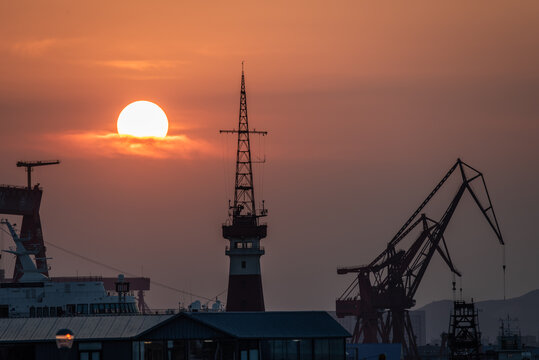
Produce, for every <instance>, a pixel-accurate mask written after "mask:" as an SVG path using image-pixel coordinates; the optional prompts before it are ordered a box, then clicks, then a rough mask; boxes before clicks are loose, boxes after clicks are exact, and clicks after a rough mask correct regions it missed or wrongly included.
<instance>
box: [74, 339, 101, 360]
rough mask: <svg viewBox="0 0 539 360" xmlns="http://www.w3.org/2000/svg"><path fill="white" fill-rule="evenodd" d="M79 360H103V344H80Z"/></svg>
mask: <svg viewBox="0 0 539 360" xmlns="http://www.w3.org/2000/svg"><path fill="white" fill-rule="evenodd" d="M79 360H101V343H100V342H93V343H80V344H79Z"/></svg>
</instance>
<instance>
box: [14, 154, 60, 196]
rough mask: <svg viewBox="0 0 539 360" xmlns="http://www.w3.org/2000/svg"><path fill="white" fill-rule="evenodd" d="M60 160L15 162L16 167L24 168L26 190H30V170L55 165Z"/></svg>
mask: <svg viewBox="0 0 539 360" xmlns="http://www.w3.org/2000/svg"><path fill="white" fill-rule="evenodd" d="M59 163H60V160H38V161H17V167H25V168H26V173H27V174H28V189H31V188H32V168H33V167H36V166H46V165H57V164H59Z"/></svg>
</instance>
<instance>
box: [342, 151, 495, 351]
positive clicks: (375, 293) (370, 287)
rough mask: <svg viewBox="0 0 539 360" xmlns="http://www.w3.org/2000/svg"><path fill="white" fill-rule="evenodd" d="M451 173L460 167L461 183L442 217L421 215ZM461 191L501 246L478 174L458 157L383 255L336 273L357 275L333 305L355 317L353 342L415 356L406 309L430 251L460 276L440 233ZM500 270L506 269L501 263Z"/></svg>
mask: <svg viewBox="0 0 539 360" xmlns="http://www.w3.org/2000/svg"><path fill="white" fill-rule="evenodd" d="M456 169H459V172H460V174H461V178H462V182H461V184H460V185H459V188H458V190H457V192H456V194H455V195H454V197H453V199H452V200H451V202H450V204H449V206H448V207H447V209H446V210H445V212H444V214H443V216H442V217H441V219H440V220H439V221H435V220H432V219H431V218H429V217H427V216H426V215H425V213H423V212H422V211H423V210H424V209H425V207H426V206H427V204H428V203H429V202H430V201H431V200H432V198H433V197H434V196H435V195H436V193H437V192H438V191H439V190H440V188H441V187H442V186H443V185H444V184H445V183H446V181H447V180H448V179H449V177H450V176H451V175H452V174H453V173H454V172H455V170H456ZM468 173H469V174H468ZM479 180H480V181H481V183H482V184H483V188H484V192H485V194H486V199H487V200H486V202H487V204H486V206H485V205H483V203H482V202H481V201H480V199H479V197H478V196H477V194H476V193H475V192H474V190H473V189H472V187H471V183H472V182H474V181H475V182H478V181H479ZM465 192H468V193H470V195H471V197H472V198H473V200H474V202H475V203H476V205H477V206H478V207H479V209H480V210H481V213H482V214H483V216H484V217H485V219H486V220H487V222H488V224H489V226H490V227H491V228H492V230H493V231H494V233H495V235H496V237H497V239H498V242H499V243H500V244H502V245H504V240H503V237H502V234H501V231H500V228H499V225H498V220H497V218H496V215H495V213H494V209H493V206H492V202H491V199H490V195H489V193H488V190H487V188H486V183H485V179H484V177H483V174H482V173H481V172H479V171H478V170H476V169H474V168H472V167H471V166H469V165H467V164H466V163H464V162H463V161H462V160H460V159H457V162H456V163H455V164H454V165H453V166H452V167H451V168H450V169H449V171H448V172H447V173H446V174H445V176H444V177H443V178H442V180H441V181H440V182H439V183H438V184H437V185H436V187H435V188H434V190H432V191H431V192H430V193H429V195H428V196H427V198H426V199H425V200H424V201H423V202H422V203H421V205H420V206H419V207H418V208H417V209H416V210H415V211H414V213H413V214H412V216H411V217H410V218H408V220H407V221H406V222H405V224H404V225H403V226H402V227H401V228H400V229H399V231H398V232H397V234H396V235H395V236H394V237H393V238H392V240H391V241H390V242H389V243H388V244H387V247H386V249H385V250H384V251H382V253H380V254H379V255H378V256H377V257H376V258H375V259H374V260H373V261H372V262H371V263H370V264H368V265H363V266H355V267H347V268H339V269H337V273H338V274H347V273H350V272H353V273H357V276H356V279H355V280H354V281H353V282H352V284H350V285H349V286H348V288H347V289H346V290H345V291H344V293H343V294H342V295H341V296H340V297H339V298H338V299H337V302H336V310H337V316H339V317H344V316H348V315H352V316H355V317H356V318H357V323H356V326H355V329H354V334H353V338H352V341H353V342H360V341H361V340H362V341H363V342H366V343H376V342H378V341H379V340H381V341H382V342H384V343H388V342H393V343H402V344H403V347H404V349H405V353H406V357H407V358H410V359H412V358H417V356H418V353H417V348H416V344H415V336H414V334H413V330H412V327H411V322H410V317H409V315H408V309H410V308H412V307H413V306H414V305H415V300H414V296H415V293H416V292H417V290H418V288H419V285H420V283H421V280H422V279H423V276H424V274H425V272H426V270H427V268H428V265H429V263H430V261H431V260H432V257H433V256H434V253H435V252H438V253H439V254H440V256H441V257H442V259H443V260H444V262H445V263H446V264H447V266H448V267H449V269H450V270H451V272H453V273H454V274H456V275H458V276H461V274H460V272H459V271H458V270H457V269H456V267H455V266H454V265H453V262H452V260H451V256H450V254H449V251H448V249H447V244H446V242H445V239H444V232H445V230H446V229H447V226H448V225H449V223H450V221H451V219H452V217H453V214H454V213H455V210H456V208H457V206H458V205H459V203H460V200H461V199H462V196H463V195H464V193H465ZM420 225H422V226H420ZM414 229H416V230H415V231H414V232H413V233H414V234H416V233H417V232H418V230H419V234H418V235H417V237H416V238H415V240H414V241H413V242H412V244H411V245H410V246H409V247H408V249H407V250H400V249H399V250H397V249H396V246H397V245H398V244H399V243H400V242H401V241H402V240H403V239H405V238H407V237H409V235H410V234H412V231H413V230H414ZM410 236H411V235H410ZM503 269H504V271H505V264H504V266H503ZM390 337H392V339H390Z"/></svg>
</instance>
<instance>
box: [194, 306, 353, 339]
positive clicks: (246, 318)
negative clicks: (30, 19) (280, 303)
mask: <svg viewBox="0 0 539 360" xmlns="http://www.w3.org/2000/svg"><path fill="white" fill-rule="evenodd" d="M184 314H185V315H186V316H188V317H190V318H192V319H194V320H197V321H199V322H201V323H203V324H206V325H208V326H211V327H213V328H215V329H218V330H220V331H223V332H225V333H227V334H229V335H230V336H233V337H237V338H257V339H262V338H274V339H275V338H280V339H286V338H289V339H295V338H331V337H349V336H351V335H350V333H349V332H348V331H346V330H345V329H344V328H343V327H342V326H341V325H340V324H339V323H338V322H336V321H335V320H334V319H333V318H332V317H331V316H330V315H329V314H328V313H327V312H325V311H268V312H216V313H212V312H207V313H203V312H198V313H184Z"/></svg>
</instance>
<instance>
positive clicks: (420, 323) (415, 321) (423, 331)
mask: <svg viewBox="0 0 539 360" xmlns="http://www.w3.org/2000/svg"><path fill="white" fill-rule="evenodd" d="M409 314H410V322H411V323H412V329H413V330H414V334H415V336H416V343H417V346H423V345H426V344H427V321H426V314H425V311H423V310H417V311H410V312H409Z"/></svg>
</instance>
